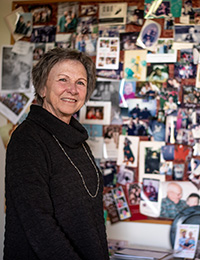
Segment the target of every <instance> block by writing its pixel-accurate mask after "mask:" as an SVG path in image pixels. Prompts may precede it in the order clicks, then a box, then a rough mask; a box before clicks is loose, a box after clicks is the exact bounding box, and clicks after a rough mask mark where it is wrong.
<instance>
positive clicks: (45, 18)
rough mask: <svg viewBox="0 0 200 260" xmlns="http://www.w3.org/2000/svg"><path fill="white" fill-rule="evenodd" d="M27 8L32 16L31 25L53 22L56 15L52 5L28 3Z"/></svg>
mask: <svg viewBox="0 0 200 260" xmlns="http://www.w3.org/2000/svg"><path fill="white" fill-rule="evenodd" d="M28 10H29V12H30V13H31V14H32V16H33V25H38V24H46V23H49V24H50V23H52V24H54V19H55V16H56V13H55V6H54V5H50V4H46V5H44V4H43V5H29V6H28Z"/></svg>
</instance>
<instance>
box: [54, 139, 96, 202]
mask: <svg viewBox="0 0 200 260" xmlns="http://www.w3.org/2000/svg"><path fill="white" fill-rule="evenodd" d="M53 138H54V139H55V140H56V142H57V144H58V145H59V146H60V148H61V150H62V151H63V153H64V154H65V156H66V157H67V159H68V160H69V161H70V163H71V164H72V165H73V166H74V168H75V169H76V170H77V172H78V174H79V175H80V177H81V180H82V183H83V186H84V188H85V189H86V191H87V193H88V194H89V195H90V197H92V198H96V196H97V194H98V192H99V182H100V180H99V171H98V169H97V167H96V165H95V163H94V162H93V160H92V158H91V157H90V155H89V153H88V151H87V149H86V147H85V145H84V144H82V146H83V148H84V150H85V153H86V154H87V157H88V158H89V159H90V161H91V163H92V165H93V167H94V169H95V171H96V174H97V189H96V192H95V194H94V195H92V194H91V192H90V191H89V189H88V187H87V185H86V183H85V180H84V178H83V175H82V173H81V171H80V170H79V169H78V167H77V166H76V165H75V164H74V162H73V161H72V160H71V158H70V157H69V155H68V154H67V152H66V151H65V149H64V148H63V147H62V145H61V143H60V142H59V141H58V139H57V138H56V137H55V135H53Z"/></svg>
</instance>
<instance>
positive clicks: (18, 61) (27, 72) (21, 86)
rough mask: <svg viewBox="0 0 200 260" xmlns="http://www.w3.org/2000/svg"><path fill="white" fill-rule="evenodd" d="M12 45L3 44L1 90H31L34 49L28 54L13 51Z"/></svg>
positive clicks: (10, 91)
mask: <svg viewBox="0 0 200 260" xmlns="http://www.w3.org/2000/svg"><path fill="white" fill-rule="evenodd" d="M12 47H13V46H11V45H9V46H5V45H4V46H2V57H1V59H2V60H1V92H2V93H12V92H30V91H31V82H30V80H31V69H32V59H33V50H32V48H29V51H28V53H27V54H26V55H21V54H17V53H15V52H13V51H12Z"/></svg>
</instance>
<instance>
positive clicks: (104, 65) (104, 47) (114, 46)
mask: <svg viewBox="0 0 200 260" xmlns="http://www.w3.org/2000/svg"><path fill="white" fill-rule="evenodd" d="M119 53H120V47H119V38H118V37H114V38H112V37H100V38H98V41H97V57H96V68H97V69H110V70H113V69H114V70H116V69H118V68H119Z"/></svg>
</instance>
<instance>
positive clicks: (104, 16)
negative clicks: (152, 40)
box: [99, 3, 127, 24]
mask: <svg viewBox="0 0 200 260" xmlns="http://www.w3.org/2000/svg"><path fill="white" fill-rule="evenodd" d="M126 13H127V3H109V4H107V3H103V4H99V23H100V24H101V23H103V24H126Z"/></svg>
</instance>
